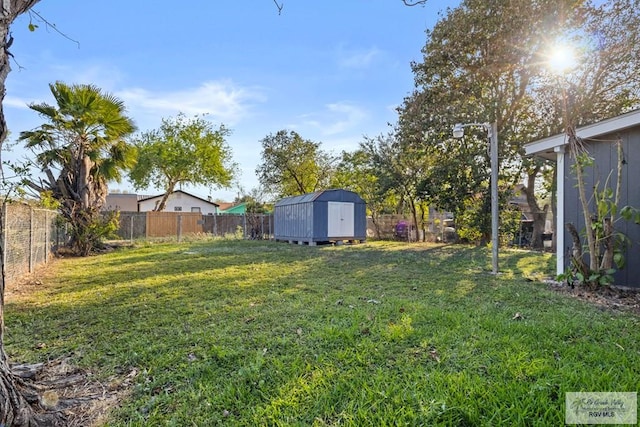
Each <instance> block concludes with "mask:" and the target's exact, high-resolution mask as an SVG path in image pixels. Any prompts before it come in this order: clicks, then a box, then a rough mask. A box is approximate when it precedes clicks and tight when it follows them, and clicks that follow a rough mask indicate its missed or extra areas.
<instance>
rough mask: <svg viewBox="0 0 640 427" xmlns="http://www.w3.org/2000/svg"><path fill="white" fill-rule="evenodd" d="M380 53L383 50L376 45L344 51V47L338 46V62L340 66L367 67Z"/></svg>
mask: <svg viewBox="0 0 640 427" xmlns="http://www.w3.org/2000/svg"><path fill="white" fill-rule="evenodd" d="M382 54H383V52H382V51H381V50H380V49H378V48H377V47H372V48H369V49H366V50H353V51H346V50H345V49H344V48H340V49H339V51H338V57H339V60H338V64H339V65H340V67H342V68H360V69H361V68H368V67H370V66H371V65H372V64H373V62H374V61H375V60H377V59H378V58H380V57H381V56H382Z"/></svg>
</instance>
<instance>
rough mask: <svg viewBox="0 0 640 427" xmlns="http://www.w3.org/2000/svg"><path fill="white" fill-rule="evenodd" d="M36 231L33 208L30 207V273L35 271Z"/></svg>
mask: <svg viewBox="0 0 640 427" xmlns="http://www.w3.org/2000/svg"><path fill="white" fill-rule="evenodd" d="M34 239H35V237H34V233H33V208H31V207H29V273H33V270H34V268H33V255H34V254H33V252H34V246H35V245H34Z"/></svg>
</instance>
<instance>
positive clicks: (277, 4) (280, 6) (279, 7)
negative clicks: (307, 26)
mask: <svg viewBox="0 0 640 427" xmlns="http://www.w3.org/2000/svg"><path fill="white" fill-rule="evenodd" d="M273 2H274V3H275V4H276V7H277V8H278V15H280V14H281V13H282V8H283V7H284V3H278V0H273Z"/></svg>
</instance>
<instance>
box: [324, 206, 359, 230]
mask: <svg viewBox="0 0 640 427" xmlns="http://www.w3.org/2000/svg"><path fill="white" fill-rule="evenodd" d="M328 216H329V218H328V221H329V224H328V225H329V227H328V230H327V232H328V236H327V237H352V236H353V233H354V232H353V230H354V225H353V217H354V215H353V203H346V202H328Z"/></svg>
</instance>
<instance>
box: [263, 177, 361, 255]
mask: <svg viewBox="0 0 640 427" xmlns="http://www.w3.org/2000/svg"><path fill="white" fill-rule="evenodd" d="M341 205H344V207H345V208H346V209H345V210H344V212H343V213H342V215H348V216H349V217H348V218H344V220H345V223H346V224H347V225H348V226H347V228H346V230H347V232H345V233H341V232H340V228H339V225H338V227H337V228H336V227H330V224H331V225H333V223H332V221H333V220H334V219H335V218H334V216H335V209H336V208H337V209H340V207H341ZM351 224H352V227H351V226H350V225H351ZM330 228H332V229H330ZM366 235H367V217H366V204H365V202H364V200H362V198H361V197H360V196H358V195H357V194H356V193H354V192H352V191H348V190H340V189H337V190H325V191H318V192H315V193H309V194H304V195H301V196H294V197H287V198H284V199H281V200H279V201H278V202H276V204H275V209H274V236H275V239H276V240H285V241H295V242H298V243H310V244H312V243H316V242H328V241H338V240H360V241H362V240H365V239H366Z"/></svg>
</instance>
